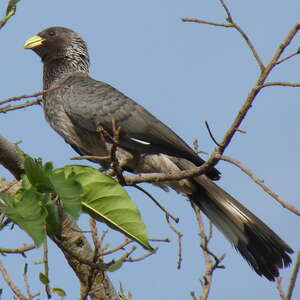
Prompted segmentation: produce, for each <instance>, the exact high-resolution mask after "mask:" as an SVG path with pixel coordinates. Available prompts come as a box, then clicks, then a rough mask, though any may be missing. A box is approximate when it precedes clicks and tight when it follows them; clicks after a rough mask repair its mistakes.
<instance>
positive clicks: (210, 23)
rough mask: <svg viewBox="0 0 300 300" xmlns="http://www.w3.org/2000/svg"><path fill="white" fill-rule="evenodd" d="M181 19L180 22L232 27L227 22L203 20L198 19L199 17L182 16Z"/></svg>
mask: <svg viewBox="0 0 300 300" xmlns="http://www.w3.org/2000/svg"><path fill="white" fill-rule="evenodd" d="M181 21H182V22H194V23H201V24H207V25H213V26H219V27H233V25H232V24H228V23H217V22H210V21H205V20H200V19H195V18H182V19H181Z"/></svg>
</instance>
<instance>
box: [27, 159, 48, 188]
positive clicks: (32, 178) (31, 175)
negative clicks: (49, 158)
mask: <svg viewBox="0 0 300 300" xmlns="http://www.w3.org/2000/svg"><path fill="white" fill-rule="evenodd" d="M24 169H25V173H26V175H27V178H28V180H29V182H30V183H31V184H32V185H33V186H34V187H36V189H37V190H38V191H39V192H42V193H51V192H53V186H52V184H51V181H50V179H49V175H50V173H51V170H52V169H51V167H50V165H49V163H47V164H46V165H45V167H43V166H41V165H40V164H39V163H38V162H36V161H35V160H34V159H32V158H31V157H30V156H28V155H26V156H25V161H24Z"/></svg>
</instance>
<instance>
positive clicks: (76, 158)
mask: <svg viewBox="0 0 300 300" xmlns="http://www.w3.org/2000/svg"><path fill="white" fill-rule="evenodd" d="M70 159H71V160H83V159H88V160H96V161H100V162H103V161H110V156H95V155H82V156H72V157H70Z"/></svg>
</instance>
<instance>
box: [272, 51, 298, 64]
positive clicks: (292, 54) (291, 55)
mask: <svg viewBox="0 0 300 300" xmlns="http://www.w3.org/2000/svg"><path fill="white" fill-rule="evenodd" d="M298 54H299V50H297V51H296V52H293V53H291V54H289V55H288V56H286V57H285V58H282V59H280V60H278V61H277V63H276V64H277V65H279V64H281V63H283V62H285V61H287V60H288V59H290V58H292V57H294V56H296V55H298Z"/></svg>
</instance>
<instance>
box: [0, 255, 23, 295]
mask: <svg viewBox="0 0 300 300" xmlns="http://www.w3.org/2000/svg"><path fill="white" fill-rule="evenodd" d="M0 273H1V274H2V276H3V279H4V280H5V282H6V283H7V284H8V286H9V287H10V288H11V290H12V291H13V292H14V294H15V295H16V296H17V297H18V298H19V299H20V300H28V299H27V297H25V296H24V295H23V294H22V292H21V291H20V290H19V289H18V287H17V286H16V285H15V283H14V282H13V281H12V280H11V278H10V276H9V274H8V272H7V270H6V269H5V267H4V265H3V264H2V262H1V261H0Z"/></svg>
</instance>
